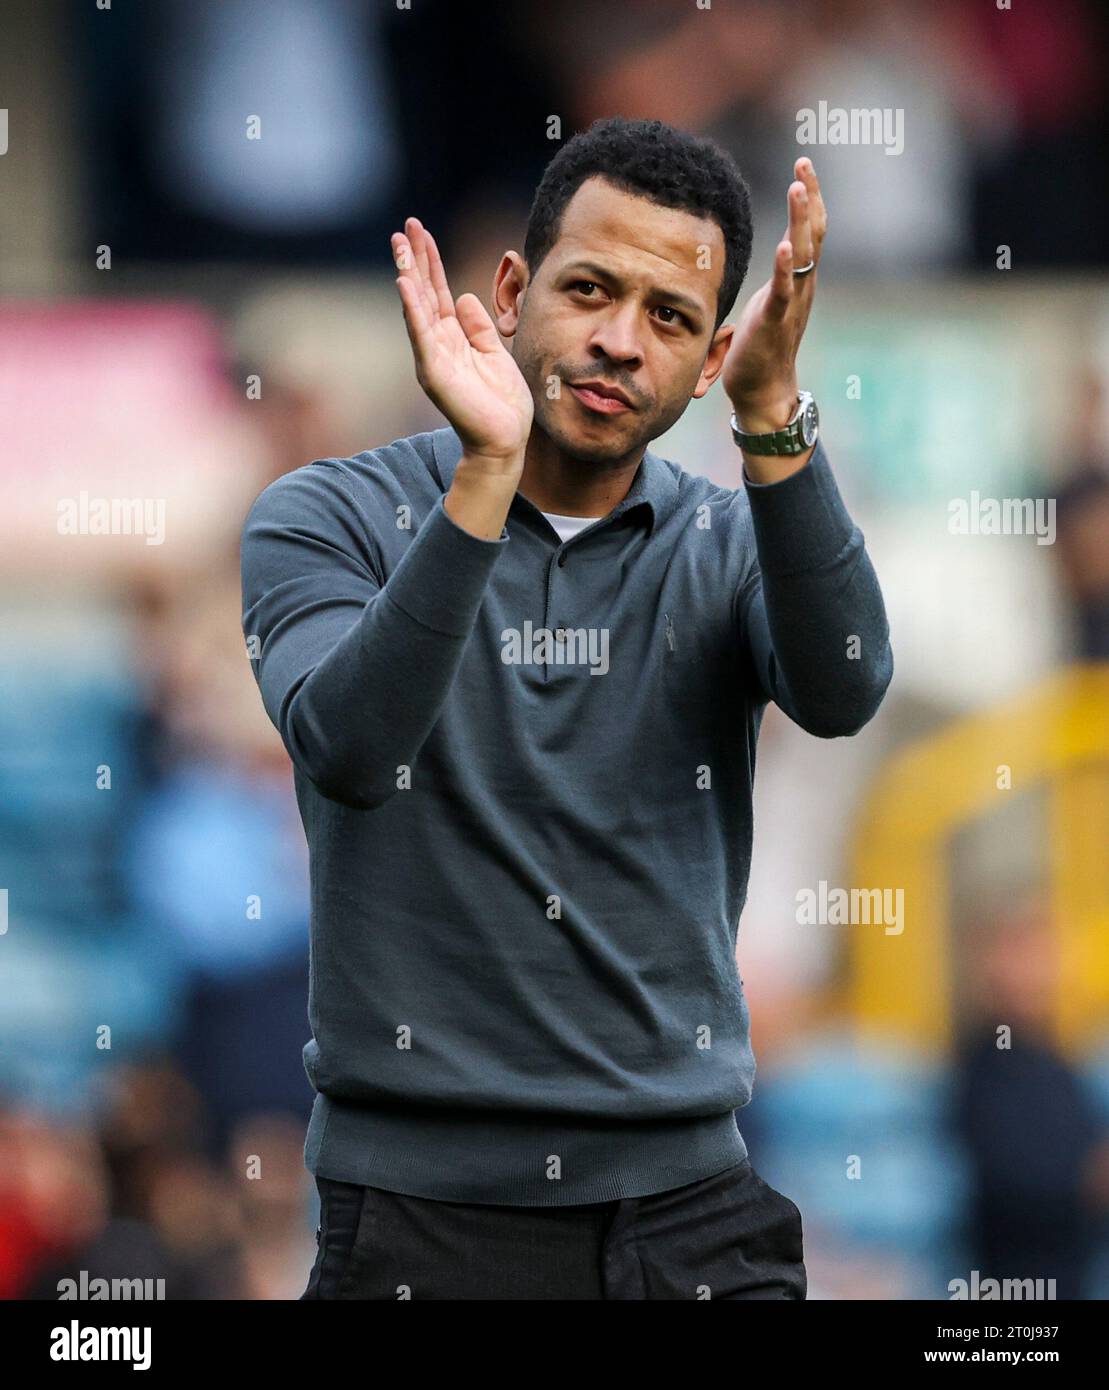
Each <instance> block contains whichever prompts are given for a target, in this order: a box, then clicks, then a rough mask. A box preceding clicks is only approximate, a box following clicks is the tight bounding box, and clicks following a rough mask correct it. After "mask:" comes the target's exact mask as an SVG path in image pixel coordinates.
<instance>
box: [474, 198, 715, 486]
mask: <svg viewBox="0 0 1109 1390" xmlns="http://www.w3.org/2000/svg"><path fill="white" fill-rule="evenodd" d="M723 272H724V236H723V233H722V231H721V230H720V227H719V226H718V225H717V223H716V222H714V221H712V220H710V219H705V218H701V217H698V216H695V215H694V214H692V213H688V212H682V211H678V210H676V209H673V208H665V207H660V206H659V205H658V204H656V203H652V202H650V201H649V200H648V199H646V198H641V197H637V196H635V195H634V194H630V193H625V192H623V191H622V190H620V189H618V188H616V187H614V186H613V185H612V184H610V183H608V182H607V181H606V180H604V179H602V178H598V177H594V178H590V179H587V180H586V181H585V182H584V183H583V184H582V185H581V187H580V188H579V189H578V191H577V192H576V193H575V194H574V196H573V198H572V199H571V200H570V202H569V203H568V204H567V206H566V208H565V210H564V212H563V215H562V222H561V227H560V235H559V239H558V241H557V242H556V243H555V245H554V246H552V248H551V250H550V251H549V252H548V253H547V255H546V257H545V258H544V260H543V262H542V263H541V265H540V266H539V268H538V270H537V271H536V273H535V275H534V276H533V277H532V278H530V280H527V268H526V266H525V265H524V262H523V261H522V260H521V259H520V257H519V256H517V255H516V253H515V252H512V253H509V255H507V256H506V257H505V258H504V260H502V262H501V266H500V268H499V269H498V272H497V279H496V284H495V288H494V298H495V302H496V308H497V326H498V328H499V329H500V331H501V333H502V334H504V335H505V336H511V338H512V340H513V341H512V353H513V356H514V357H515V359H516V362H517V364H518V366H519V368H520V370H521V372H522V373H523V375H524V378H525V380H526V381H527V383H528V385H529V386H530V387H531V392H532V396H533V398H534V401H535V423H536V425H537V426H538V428H539V429H540V430H542V431H543V433H545V434H546V435H547V436H548V437H549V438H550V439H551V440H552V441H553V442H554V443H555V444H557V445H558V447H559V448H560V449H562V450H563V451H564V452H565V453H566V454H568V455H569V456H571V457H574V458H580V459H582V460H586V461H591V462H596V463H605V462H616V461H618V460H620V459H621V458H623V457H625V456H626V455H629V454H635V453H636V452H638V451H640V450H641V449H642V448H643V447H644V446H645V445H646V444H647V443H649V441H650V440H652V439H656V438H657V437H658V436H659V435H661V434H663V433H665V431H666V430H668V429H669V428H670V426H671V425H672V424H673V423H674V421H675V420H677V419H678V418H679V416H680V415H681V414H682V413H683V411H684V410H685V408H686V406H687V405H688V404H689V402H690V399H691V398H693V397H695V396H698V397H699V396H702V395H704V393H705V392H706V391H707V390H708V388H709V386H710V385H711V384H712V382H713V381H714V380H715V379H716V377H717V376H718V375H719V372H720V368H721V367H722V365H723V361H724V356H725V353H726V350H727V345H728V341H729V339H730V336H731V329H729V328H721V329H720V330H719V332H718V333H714V329H713V324H714V322H715V319H716V306H717V292H718V290H719V288H720V281H721V278H722V276H723ZM522 280H526V289H525V290H524V291H523V292H522V293H520V283H521V281H522ZM586 382H594V383H596V384H597V385H598V390H602V389H604V388H609V389H612V390H619V391H620V392H621V393H622V394H623V395H624V396H625V397H626V399H627V402H629V403H630V404H623V403H621V402H619V401H616V400H613V399H611V398H609V399H605V398H604V397H603V396H598V395H597V394H595V393H593V392H591V391H590V390H589V389H588V388H587V387H585V386H584V385H583V383H586Z"/></svg>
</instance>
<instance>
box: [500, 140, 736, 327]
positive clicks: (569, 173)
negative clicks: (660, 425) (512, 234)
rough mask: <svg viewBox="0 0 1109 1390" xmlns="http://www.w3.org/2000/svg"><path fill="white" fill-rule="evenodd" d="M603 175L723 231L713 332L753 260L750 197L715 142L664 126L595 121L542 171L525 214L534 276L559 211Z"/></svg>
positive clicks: (550, 241)
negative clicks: (589, 181) (721, 269)
mask: <svg viewBox="0 0 1109 1390" xmlns="http://www.w3.org/2000/svg"><path fill="white" fill-rule="evenodd" d="M594 175H600V176H601V177H603V178H604V179H605V180H607V182H609V183H611V184H613V185H614V186H615V187H617V188H620V189H623V190H624V191H625V192H627V193H635V194H638V195H639V196H641V197H645V198H649V199H650V200H651V202H653V203H658V204H659V205H660V206H662V207H667V208H679V209H681V210H682V211H685V212H691V213H695V214H696V215H697V216H700V217H708V218H711V219H712V220H713V221H714V222H716V223H717V224H718V225H719V227H720V230H721V231H722V232H723V233H724V248H725V255H724V276H723V279H722V280H721V282H720V291H719V294H718V296H717V307H716V323H715V325H714V330H713V331H715V329H717V328H719V327H720V325H721V324H722V323H723V322H724V319H725V317H726V315H727V314H728V312H729V310H730V309H731V307H732V305H733V304H734V303H735V301H736V296H737V295H738V294H739V290H740V286H741V285H742V284H743V281H744V279H745V278H746V275H747V267H748V265H749V264H750V261H751V198H750V193H749V191H748V188H747V185H746V183H745V182H744V180H743V176H742V174H741V173H740V172H739V169H738V167H737V166H736V163H735V160H734V159H733V158H732V157H731V155H730V154H729V153H728V152H727V150H725V149H723V148H722V147H721V146H720V145H718V144H717V143H716V142H715V141H713V140H709V139H704V138H702V137H700V136H697V135H691V134H689V132H688V131H685V130H678V129H676V128H675V127H674V126H670V125H666V124H665V123H664V122H662V121H629V120H626V119H625V118H624V117H623V116H610V117H606V118H605V119H603V120H598V121H594V122H593V124H592V125H591V126H590V127H589V129H588V130H584V131H580V132H579V133H578V134H577V135H575V136H574V137H573V138H572V139H570V140H568V141H567V143H566V144H565V145H564V146H563V148H562V149H561V150H559V152H558V154H556V155H555V157H554V158H553V159H552V160H551V162H550V163H549V164H548V165H547V167H546V169H545V170H544V171H543V177H542V178H541V179H540V181H539V187H538V188H537V189H536V190H535V198H534V200H533V201H532V205H531V212H530V213H529V215H528V227H527V234H526V236H525V239H524V260H525V261H527V263H528V269H529V270H530V271H531V273H532V275H534V274H535V272H536V271H537V270H538V269H539V266H540V264H541V263H542V261H543V258H544V257H545V256H546V254H547V252H548V251H550V249H551V247H552V246H553V245H554V244H555V242H556V241H557V240H558V237H559V226H560V223H561V221H562V213H563V211H564V209H565V207H566V205H567V203H568V202H569V201H570V199H571V198H572V197H573V196H574V194H575V193H576V192H577V191H578V189H579V188H580V187H581V185H582V184H583V183H584V182H585V180H586V179H588V178H592V177H593V176H594Z"/></svg>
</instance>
